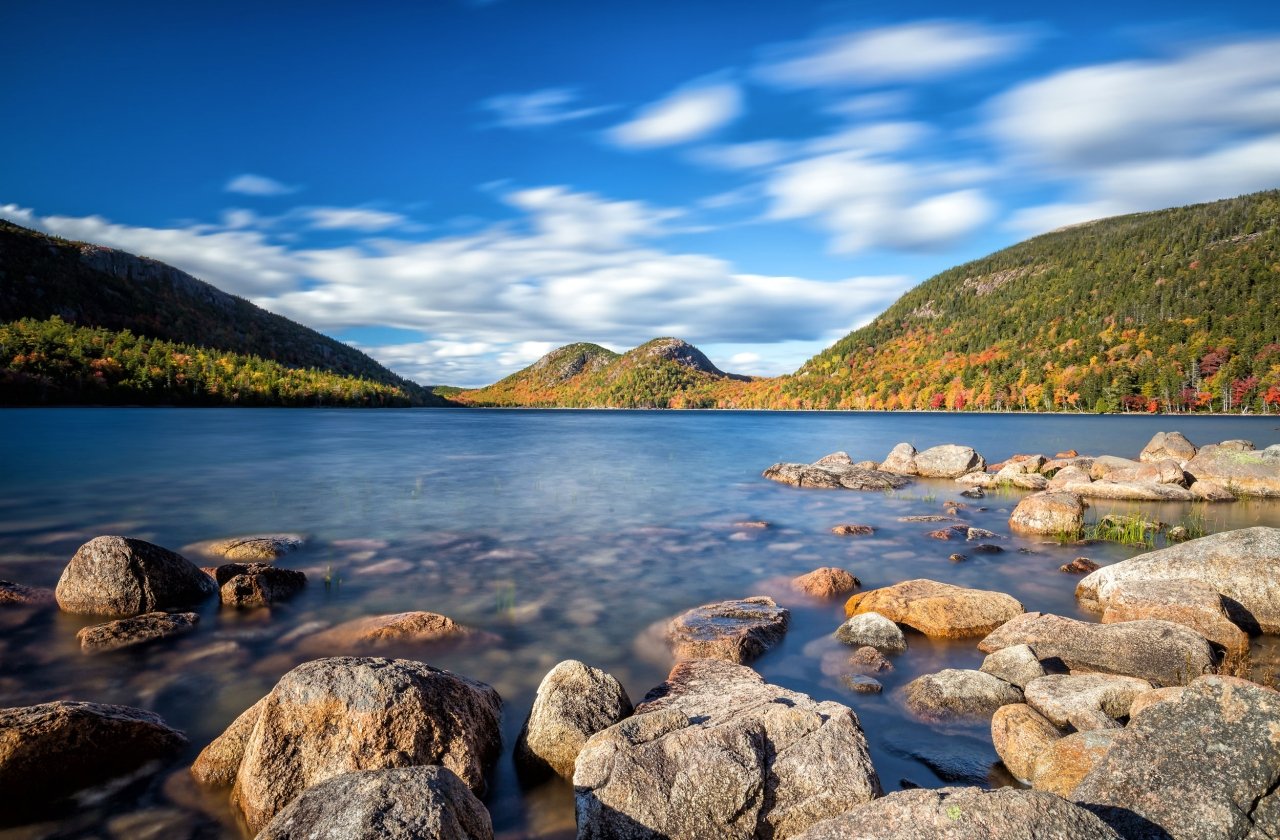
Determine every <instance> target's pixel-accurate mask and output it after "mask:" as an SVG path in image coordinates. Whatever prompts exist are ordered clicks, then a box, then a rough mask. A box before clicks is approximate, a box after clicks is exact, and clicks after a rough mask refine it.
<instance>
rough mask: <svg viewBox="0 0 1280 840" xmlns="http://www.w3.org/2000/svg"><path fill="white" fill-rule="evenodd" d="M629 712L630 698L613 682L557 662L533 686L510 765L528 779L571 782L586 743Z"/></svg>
mask: <svg viewBox="0 0 1280 840" xmlns="http://www.w3.org/2000/svg"><path fill="white" fill-rule="evenodd" d="M631 711H632V708H631V698H630V697H628V696H627V691H626V689H624V688H623V687H622V684H621V683H619V682H618V681H617V680H616V679H614V678H613V677H611V676H610V675H608V674H606V673H605V672H604V671H601V670H600V669H599V668H592V667H591V666H589V665H585V664H583V663H582V662H578V661H577V660H574V659H569V660H566V661H564V662H561V663H560V664H559V665H557V666H556V667H554V668H552V669H551V670H550V671H549V672H548V673H547V675H546V676H545V677H543V678H542V683H541V684H540V685H539V686H538V695H537V697H536V698H534V701H533V709H532V710H531V711H530V712H529V717H528V718H527V719H526V720H525V723H524V729H522V730H521V731H520V738H519V740H517V741H516V753H515V759H516V766H517V767H519V768H520V770H521V771H522V772H523V773H524V774H525V776H526V777H527V778H530V779H538V778H545V777H546V776H548V775H550V774H551V773H555V774H556V775H558V776H561V777H563V778H565V779H572V778H573V765H574V762H575V761H577V759H578V751H579V750H581V749H582V745H583V744H585V743H586V742H587V739H588V738H590V737H591V736H592V735H594V734H596V733H597V732H599V731H600V730H602V729H608V728H609V727H610V726H613V725H614V724H615V723H617V722H618V721H620V720H622V719H623V718H626V717H629V716H630V715H631Z"/></svg>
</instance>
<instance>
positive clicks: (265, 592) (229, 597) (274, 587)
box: [214, 563, 307, 607]
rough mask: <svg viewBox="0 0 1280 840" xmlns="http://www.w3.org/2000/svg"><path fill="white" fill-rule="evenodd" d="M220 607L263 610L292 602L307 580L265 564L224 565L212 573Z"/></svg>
mask: <svg viewBox="0 0 1280 840" xmlns="http://www.w3.org/2000/svg"><path fill="white" fill-rule="evenodd" d="M214 580H215V581H216V582H217V584H218V587H219V592H220V595H221V598H222V603H224V604H226V605H227V606H230V607H266V606H270V605H271V604H274V603H276V602H277V601H283V600H285V599H287V598H292V597H293V596H294V595H296V594H297V593H299V592H301V591H302V588H303V587H304V586H306V584H307V576H306V575H305V574H303V573H302V572H296V571H294V570H293V569H281V568H278V567H276V566H271V565H268V564H266V563H227V564H226V565H223V566H219V567H218V568H217V570H216V571H215V572H214Z"/></svg>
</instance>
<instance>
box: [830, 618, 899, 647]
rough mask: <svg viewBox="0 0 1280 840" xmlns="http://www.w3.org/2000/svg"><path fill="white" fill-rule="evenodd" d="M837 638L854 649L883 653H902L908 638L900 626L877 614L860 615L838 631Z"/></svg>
mask: <svg viewBox="0 0 1280 840" xmlns="http://www.w3.org/2000/svg"><path fill="white" fill-rule="evenodd" d="M836 638H837V639H839V640H840V641H841V642H843V643H844V644H846V645H852V646H853V647H859V648H861V647H870V648H875V649H876V650H878V651H880V652H881V653H902V652H903V651H904V650H906V649H907V638H906V636H904V635H902V631H901V630H900V629H898V625H896V624H894V623H893V622H892V621H890V620H889V619H887V618H885V617H884V616H882V615H880V613H876V612H865V613H859V614H857V615H855V616H853V617H852V618H850V619H849V620H848V621H846V622H845V623H844V624H841V625H840V627H839V629H837V630H836Z"/></svg>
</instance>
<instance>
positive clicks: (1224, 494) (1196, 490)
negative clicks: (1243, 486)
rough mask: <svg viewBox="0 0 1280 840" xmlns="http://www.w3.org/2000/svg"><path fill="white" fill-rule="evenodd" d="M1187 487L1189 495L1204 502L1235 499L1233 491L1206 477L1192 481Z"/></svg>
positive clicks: (1231, 500) (1232, 500)
mask: <svg viewBox="0 0 1280 840" xmlns="http://www.w3.org/2000/svg"><path fill="white" fill-rule="evenodd" d="M1188 489H1190V490H1191V495H1193V496H1195V497H1196V498H1197V499H1200V500H1201V501H1204V502H1234V501H1235V500H1236V496H1235V494H1234V493H1232V492H1230V491H1228V490H1226V489H1224V488H1223V487H1221V486H1219V485H1218V484H1215V483H1214V482H1212V481H1209V480H1207V479H1200V480H1197V481H1193V482H1192V483H1191V487H1190V488H1188Z"/></svg>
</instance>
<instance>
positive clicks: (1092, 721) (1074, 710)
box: [1024, 674, 1151, 732]
mask: <svg viewBox="0 0 1280 840" xmlns="http://www.w3.org/2000/svg"><path fill="white" fill-rule="evenodd" d="M1150 690H1151V683H1149V682H1147V681H1146V680H1140V679H1138V678H1136V677H1122V676H1118V675H1116V674H1049V675H1047V676H1043V677H1040V678H1039V679H1035V680H1032V681H1031V682H1029V683H1027V686H1026V688H1025V690H1024V693H1025V694H1026V697H1027V703H1028V704H1029V705H1030V706H1031V707H1032V708H1033V709H1035V710H1036V711H1037V712H1039V713H1040V714H1042V715H1044V716H1045V717H1046V718H1048V719H1049V720H1050V721H1052V722H1053V724H1054V725H1055V726H1067V725H1071V726H1074V727H1075V728H1076V729H1078V730H1079V731H1081V732H1085V731H1088V730H1090V729H1109V728H1113V727H1114V726H1115V725H1116V724H1115V723H1114V722H1115V721H1118V720H1120V719H1121V718H1124V717H1128V716H1129V706H1130V704H1132V703H1133V700H1134V698H1135V697H1137V696H1138V695H1139V694H1142V693H1144V692H1147V691H1150Z"/></svg>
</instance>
